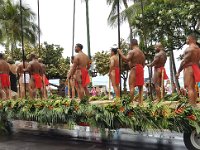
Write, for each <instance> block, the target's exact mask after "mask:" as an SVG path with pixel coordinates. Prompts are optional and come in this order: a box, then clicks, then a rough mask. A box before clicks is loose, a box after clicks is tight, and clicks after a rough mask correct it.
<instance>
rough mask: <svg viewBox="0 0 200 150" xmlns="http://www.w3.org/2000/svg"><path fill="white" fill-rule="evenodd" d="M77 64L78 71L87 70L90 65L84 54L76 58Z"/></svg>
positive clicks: (80, 53) (79, 54)
mask: <svg viewBox="0 0 200 150" xmlns="http://www.w3.org/2000/svg"><path fill="white" fill-rule="evenodd" d="M75 63H76V65H77V69H81V68H87V69H88V64H89V63H90V59H89V57H88V56H87V55H86V54H84V53H83V52H79V53H78V54H77V55H76V56H75V58H74V64H75Z"/></svg>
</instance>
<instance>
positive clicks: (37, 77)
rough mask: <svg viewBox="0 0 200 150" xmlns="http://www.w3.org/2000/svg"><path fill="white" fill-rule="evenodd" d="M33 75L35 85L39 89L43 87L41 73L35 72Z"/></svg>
mask: <svg viewBox="0 0 200 150" xmlns="http://www.w3.org/2000/svg"><path fill="white" fill-rule="evenodd" d="M32 76H33V79H34V81H35V87H36V88H37V89H41V88H42V77H41V76H40V75H39V74H33V75H32Z"/></svg>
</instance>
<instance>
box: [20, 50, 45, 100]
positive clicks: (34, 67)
mask: <svg viewBox="0 0 200 150" xmlns="http://www.w3.org/2000/svg"><path fill="white" fill-rule="evenodd" d="M30 59H31V61H30V62H29V64H28V66H27V68H26V69H24V71H25V72H29V74H30V75H31V79H30V89H31V91H30V97H31V98H33V99H35V98H36V92H37V90H39V93H40V97H41V98H43V84H42V76H43V69H42V66H41V65H40V63H39V62H38V59H37V56H36V55H35V54H34V53H31V55H30Z"/></svg>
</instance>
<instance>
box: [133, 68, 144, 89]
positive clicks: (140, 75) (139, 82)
mask: <svg viewBox="0 0 200 150" xmlns="http://www.w3.org/2000/svg"><path fill="white" fill-rule="evenodd" d="M135 71H136V72H135V74H136V76H135V77H136V79H135V86H143V85H144V67H143V66H142V65H141V64H137V65H136V66H135Z"/></svg>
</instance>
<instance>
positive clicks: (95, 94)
mask: <svg viewBox="0 0 200 150" xmlns="http://www.w3.org/2000/svg"><path fill="white" fill-rule="evenodd" d="M91 94H92V96H97V90H96V87H93V88H92V90H91Z"/></svg>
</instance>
